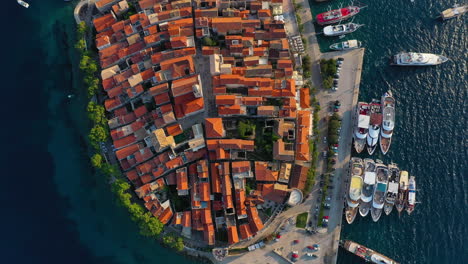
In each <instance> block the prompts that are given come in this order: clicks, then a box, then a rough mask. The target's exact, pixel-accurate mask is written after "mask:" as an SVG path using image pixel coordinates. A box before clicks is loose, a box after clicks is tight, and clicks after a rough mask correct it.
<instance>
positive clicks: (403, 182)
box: [395, 171, 408, 216]
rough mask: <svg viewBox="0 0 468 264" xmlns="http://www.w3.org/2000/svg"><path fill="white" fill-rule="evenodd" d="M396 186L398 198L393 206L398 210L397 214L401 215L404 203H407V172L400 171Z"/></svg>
mask: <svg viewBox="0 0 468 264" xmlns="http://www.w3.org/2000/svg"><path fill="white" fill-rule="evenodd" d="M399 185H400V186H399V188H398V198H397V201H396V204H395V207H396V209H397V211H398V216H400V215H401V212H402V211H403V209H404V208H405V204H406V203H407V201H406V198H407V196H408V172H407V171H401V172H400V184H399Z"/></svg>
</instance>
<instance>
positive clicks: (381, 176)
mask: <svg viewBox="0 0 468 264" xmlns="http://www.w3.org/2000/svg"><path fill="white" fill-rule="evenodd" d="M376 174H377V185H376V186H375V190H374V198H373V200H372V208H371V216H372V220H373V221H374V222H377V221H378V220H379V218H380V216H381V215H382V209H383V206H384V200H385V196H386V194H387V185H388V168H387V166H385V165H384V164H382V161H380V160H377V165H376Z"/></svg>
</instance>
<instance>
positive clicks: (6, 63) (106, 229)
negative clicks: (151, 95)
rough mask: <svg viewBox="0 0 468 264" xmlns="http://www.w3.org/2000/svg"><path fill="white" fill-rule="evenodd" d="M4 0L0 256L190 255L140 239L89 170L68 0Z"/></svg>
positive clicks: (149, 259) (73, 259)
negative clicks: (26, 4)
mask: <svg viewBox="0 0 468 264" xmlns="http://www.w3.org/2000/svg"><path fill="white" fill-rule="evenodd" d="M4 2H5V3H3V15H2V16H1V17H2V18H1V19H2V22H3V23H2V24H3V25H4V26H3V32H2V34H3V37H2V42H1V44H0V45H1V49H2V66H1V76H2V85H1V86H2V93H3V94H2V99H3V100H2V104H1V105H2V110H3V111H2V129H1V130H0V131H1V133H2V138H3V151H2V152H1V153H2V156H1V159H0V160H1V164H2V166H1V168H2V179H3V181H2V185H1V191H0V202H1V204H2V214H1V217H0V226H1V228H2V233H1V235H2V239H1V242H0V252H1V261H0V262H1V263H100V264H104V263H125V264H127V263H165V262H169V261H173V262H174V263H186V262H190V261H188V260H186V259H184V258H183V257H181V256H177V255H175V254H174V253H172V252H171V251H169V250H167V249H165V248H162V247H160V246H159V245H158V244H157V243H155V242H154V241H152V240H150V239H146V238H143V237H141V236H140V235H139V234H138V229H137V227H136V226H135V224H134V223H132V222H131V220H130V219H129V215H128V214H127V213H126V211H125V210H124V209H123V208H120V207H118V206H116V204H115V202H114V197H113V194H112V193H110V191H109V186H108V185H107V183H106V181H105V179H104V178H103V177H100V175H97V174H95V173H94V172H93V171H92V170H91V169H90V168H91V166H90V164H89V162H88V152H87V148H86V135H87V131H88V129H89V125H90V124H89V123H88V121H87V117H86V113H85V107H86V104H87V100H88V99H87V97H86V89H84V87H82V86H81V85H80V82H79V80H80V77H79V75H78V73H77V71H76V67H73V65H76V59H77V58H76V54H75V52H74V50H73V43H74V38H75V36H74V28H75V22H74V20H73V15H72V14H73V6H72V4H71V3H64V2H63V1H62V0H55V1H52V0H42V1H37V0H29V1H28V2H29V3H30V8H29V9H25V8H22V7H21V6H19V5H18V4H17V3H16V1H13V0H10V1H4ZM70 93H73V94H75V95H76V97H75V98H73V100H68V99H67V95H68V94H70Z"/></svg>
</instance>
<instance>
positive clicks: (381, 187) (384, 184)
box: [377, 182, 387, 193]
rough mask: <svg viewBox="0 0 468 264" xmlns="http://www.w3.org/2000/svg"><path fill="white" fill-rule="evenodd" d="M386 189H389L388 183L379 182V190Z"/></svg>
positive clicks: (383, 190)
mask: <svg viewBox="0 0 468 264" xmlns="http://www.w3.org/2000/svg"><path fill="white" fill-rule="evenodd" d="M386 190H387V184H386V183H381V182H379V183H378V184H377V191H379V192H383V193H385V191H386Z"/></svg>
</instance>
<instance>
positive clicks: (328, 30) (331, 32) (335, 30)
mask: <svg viewBox="0 0 468 264" xmlns="http://www.w3.org/2000/svg"><path fill="white" fill-rule="evenodd" d="M362 26H363V25H360V24H356V23H347V24H342V25H336V26H326V27H324V28H323V34H324V35H325V36H327V37H336V36H342V35H346V34H349V33H353V32H354V31H356V30H358V28H360V27H362Z"/></svg>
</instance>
